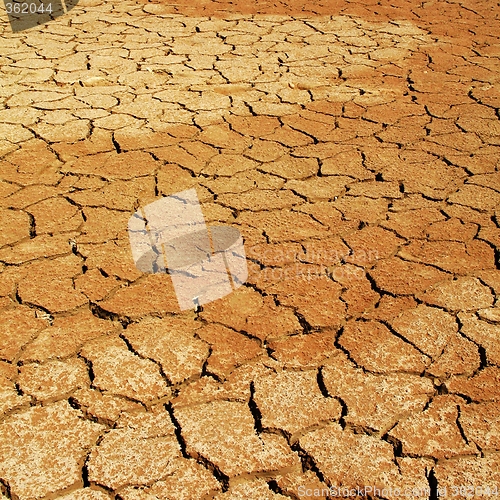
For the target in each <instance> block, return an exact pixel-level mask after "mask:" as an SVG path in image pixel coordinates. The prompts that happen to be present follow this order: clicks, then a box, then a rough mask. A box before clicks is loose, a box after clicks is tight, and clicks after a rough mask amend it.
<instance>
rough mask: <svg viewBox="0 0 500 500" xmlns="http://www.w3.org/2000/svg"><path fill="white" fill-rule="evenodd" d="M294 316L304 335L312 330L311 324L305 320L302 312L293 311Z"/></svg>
mask: <svg viewBox="0 0 500 500" xmlns="http://www.w3.org/2000/svg"><path fill="white" fill-rule="evenodd" d="M294 314H295V317H296V318H297V321H298V322H299V324H300V326H301V327H302V332H303V334H304V335H307V334H309V333H311V332H312V330H313V328H312V326H311V325H310V324H309V323H308V322H307V320H306V318H304V316H302V314H300V313H298V312H297V311H295V312H294Z"/></svg>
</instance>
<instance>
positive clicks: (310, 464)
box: [291, 441, 325, 483]
mask: <svg viewBox="0 0 500 500" xmlns="http://www.w3.org/2000/svg"><path fill="white" fill-rule="evenodd" d="M291 448H292V450H293V451H295V452H296V453H297V455H299V457H300V461H301V462H302V470H303V471H304V472H305V471H307V470H310V471H312V472H314V473H315V474H316V476H317V477H318V479H319V480H320V481H321V482H322V483H324V482H325V477H324V476H323V473H322V472H321V471H320V470H319V468H318V466H317V465H316V462H315V461H314V458H313V457H312V456H311V455H309V453H307V452H306V451H305V450H304V449H303V448H301V446H300V444H299V442H298V441H296V442H295V443H294V444H293V445H292V446H291Z"/></svg>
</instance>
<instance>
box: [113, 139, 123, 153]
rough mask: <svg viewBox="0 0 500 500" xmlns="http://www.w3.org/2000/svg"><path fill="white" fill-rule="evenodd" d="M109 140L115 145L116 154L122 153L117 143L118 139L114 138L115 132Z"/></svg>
mask: <svg viewBox="0 0 500 500" xmlns="http://www.w3.org/2000/svg"><path fill="white" fill-rule="evenodd" d="M111 142H112V143H113V146H114V147H115V149H116V152H117V153H118V154H120V153H122V148H121V147H120V144H119V143H118V141H117V140H116V139H115V134H112V136H111Z"/></svg>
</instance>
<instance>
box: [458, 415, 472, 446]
mask: <svg viewBox="0 0 500 500" xmlns="http://www.w3.org/2000/svg"><path fill="white" fill-rule="evenodd" d="M461 414H462V413H461V410H460V406H459V405H457V420H456V422H455V423H456V424H457V427H458V430H459V431H460V435H461V436H462V439H463V440H464V442H465V443H466V444H467V445H470V442H469V440H468V439H467V436H466V434H465V431H464V429H463V427H462V423H461V422H460V416H461Z"/></svg>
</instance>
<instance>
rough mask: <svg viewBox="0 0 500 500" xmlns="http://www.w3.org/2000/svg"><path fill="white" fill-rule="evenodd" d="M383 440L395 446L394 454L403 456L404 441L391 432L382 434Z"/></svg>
mask: <svg viewBox="0 0 500 500" xmlns="http://www.w3.org/2000/svg"><path fill="white" fill-rule="evenodd" d="M382 440H383V441H386V442H387V443H389V444H390V445H391V446H392V447H393V448H394V456H395V457H402V456H403V443H402V442H401V441H400V440H399V439H396V438H395V437H393V436H390V435H389V434H384V435H383V436H382Z"/></svg>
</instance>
